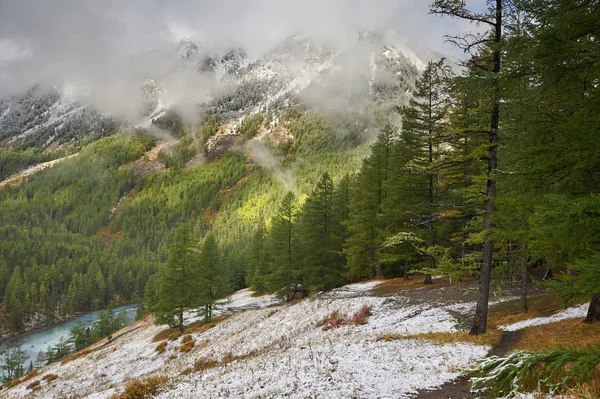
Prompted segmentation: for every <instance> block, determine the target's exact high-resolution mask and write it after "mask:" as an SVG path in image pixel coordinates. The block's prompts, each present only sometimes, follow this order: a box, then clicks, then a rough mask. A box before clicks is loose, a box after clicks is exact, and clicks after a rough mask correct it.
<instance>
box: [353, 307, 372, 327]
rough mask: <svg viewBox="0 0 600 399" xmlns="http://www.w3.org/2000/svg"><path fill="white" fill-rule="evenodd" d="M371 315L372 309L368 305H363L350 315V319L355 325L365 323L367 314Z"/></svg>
mask: <svg viewBox="0 0 600 399" xmlns="http://www.w3.org/2000/svg"><path fill="white" fill-rule="evenodd" d="M371 315H373V312H372V309H371V307H370V306H367V305H363V307H362V308H360V310H359V311H358V312H356V313H354V314H353V315H352V318H351V319H350V321H351V322H352V323H354V324H355V325H357V326H358V325H362V324H367V319H368V318H369V316H371Z"/></svg>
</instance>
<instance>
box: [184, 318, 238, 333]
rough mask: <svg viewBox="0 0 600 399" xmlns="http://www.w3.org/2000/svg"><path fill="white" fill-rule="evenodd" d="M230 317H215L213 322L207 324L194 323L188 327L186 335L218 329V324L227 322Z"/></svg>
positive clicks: (202, 322)
mask: <svg viewBox="0 0 600 399" xmlns="http://www.w3.org/2000/svg"><path fill="white" fill-rule="evenodd" d="M228 317H229V316H219V317H213V318H212V320H211V321H209V322H206V321H203V320H201V321H197V322H194V323H192V324H190V325H189V326H187V327H186V329H185V334H191V333H196V334H201V333H203V332H205V331H208V330H210V329H211V328H214V327H216V326H217V324H219V323H221V322H222V321H224V320H226V319H227V318H228Z"/></svg>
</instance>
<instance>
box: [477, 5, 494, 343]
mask: <svg viewBox="0 0 600 399" xmlns="http://www.w3.org/2000/svg"><path fill="white" fill-rule="evenodd" d="M501 41H502V0H496V23H495V25H494V42H495V45H496V46H500V43H501ZM500 57H501V52H500V49H499V48H495V49H494V53H493V58H494V70H493V72H494V75H495V78H494V79H495V81H494V88H493V90H494V93H493V95H494V107H493V109H492V115H491V123H490V133H489V137H490V140H489V143H490V156H489V159H488V170H487V190H486V201H485V213H484V216H483V229H484V230H485V231H487V232H488V233H487V234H486V235H485V239H484V245H483V263H482V265H481V269H480V272H479V296H478V298H477V308H476V309H475V317H474V318H473V327H472V328H471V331H470V332H469V335H479V334H485V332H486V330H487V317H488V306H489V299H490V281H491V277H492V261H493V250H494V241H493V240H492V238H491V236H490V235H489V231H490V229H491V228H492V215H493V213H494V211H495V206H494V200H495V198H496V176H495V174H496V168H497V167H498V127H499V125H500V85H499V83H498V78H499V74H500V65H501V64H500V61H501V58H500Z"/></svg>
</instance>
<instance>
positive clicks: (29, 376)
mask: <svg viewBox="0 0 600 399" xmlns="http://www.w3.org/2000/svg"><path fill="white" fill-rule="evenodd" d="M38 375H40V370H37V369H34V370H31V371H30V372H29V373H27V374H26V375H25V377H23V378H22V379H21V382H25V381H29V380H30V379H32V378H34V377H37V376H38Z"/></svg>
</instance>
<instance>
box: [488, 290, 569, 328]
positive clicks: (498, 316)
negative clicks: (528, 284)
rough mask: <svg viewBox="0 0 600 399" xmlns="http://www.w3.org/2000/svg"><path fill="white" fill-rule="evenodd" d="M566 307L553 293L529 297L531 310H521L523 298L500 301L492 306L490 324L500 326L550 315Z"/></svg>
mask: <svg viewBox="0 0 600 399" xmlns="http://www.w3.org/2000/svg"><path fill="white" fill-rule="evenodd" d="M564 308H565V306H564V303H563V301H562V300H560V299H559V298H558V297H556V296H555V295H553V294H542V295H535V296H531V297H529V311H528V312H527V313H523V312H522V311H521V299H514V300H512V301H507V302H502V303H498V304H496V305H492V306H490V314H489V318H488V324H489V325H490V326H492V327H499V326H503V325H507V324H513V323H518V322H520V321H523V320H528V319H533V318H535V317H548V316H551V315H553V314H555V313H557V312H560V311H561V310H563V309H564Z"/></svg>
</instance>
